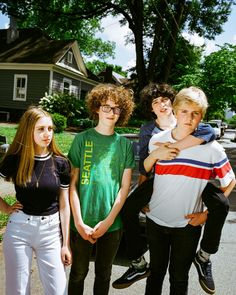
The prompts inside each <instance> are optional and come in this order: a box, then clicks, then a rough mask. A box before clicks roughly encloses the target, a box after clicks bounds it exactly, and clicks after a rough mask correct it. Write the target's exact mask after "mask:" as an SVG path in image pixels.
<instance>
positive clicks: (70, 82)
mask: <svg viewBox="0 0 236 295" xmlns="http://www.w3.org/2000/svg"><path fill="white" fill-rule="evenodd" d="M65 83H68V84H69V89H67V88H65ZM71 85H72V80H70V79H67V78H63V85H62V91H63V93H67V92H65V90H68V93H69V94H71Z"/></svg>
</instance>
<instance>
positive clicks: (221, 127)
mask: <svg viewBox="0 0 236 295" xmlns="http://www.w3.org/2000/svg"><path fill="white" fill-rule="evenodd" d="M209 122H210V123H211V122H212V123H216V124H217V125H218V127H219V128H220V136H223V135H224V134H225V129H226V128H227V124H226V123H225V122H223V121H222V120H220V119H213V120H210V121H209Z"/></svg>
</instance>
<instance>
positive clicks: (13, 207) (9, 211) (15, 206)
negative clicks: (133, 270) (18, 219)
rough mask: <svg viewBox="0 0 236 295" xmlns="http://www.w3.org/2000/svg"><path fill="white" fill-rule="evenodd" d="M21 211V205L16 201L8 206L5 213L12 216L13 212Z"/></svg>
mask: <svg viewBox="0 0 236 295" xmlns="http://www.w3.org/2000/svg"><path fill="white" fill-rule="evenodd" d="M21 209H23V205H22V204H21V203H20V202H19V201H16V202H15V203H14V204H12V205H8V207H7V212H6V213H7V214H12V213H13V212H18V211H19V210H21Z"/></svg>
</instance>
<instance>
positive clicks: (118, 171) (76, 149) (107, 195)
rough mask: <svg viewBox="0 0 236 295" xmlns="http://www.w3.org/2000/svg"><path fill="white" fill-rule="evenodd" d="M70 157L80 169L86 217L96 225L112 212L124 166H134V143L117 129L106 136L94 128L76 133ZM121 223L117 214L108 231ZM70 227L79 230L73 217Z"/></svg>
mask: <svg viewBox="0 0 236 295" xmlns="http://www.w3.org/2000/svg"><path fill="white" fill-rule="evenodd" d="M68 157H69V159H70V161H71V162H72V165H73V166H74V167H75V168H79V171H80V172H79V181H78V187H77V189H78V192H79V199H80V206H81V214H82V218H83V221H84V223H85V224H87V225H89V226H91V227H94V226H95V225H96V224H97V223H98V222H99V221H101V220H103V219H105V218H106V217H107V216H108V214H109V213H110V211H111V209H112V206H113V204H114V202H115V199H116V197H117V194H118V192H119V190H120V187H121V181H122V176H123V172H124V170H125V169H126V168H134V166H135V162H134V153H133V148H132V144H131V142H130V140H128V139H127V138H125V137H122V136H120V135H119V134H117V133H114V134H113V135H109V136H107V135H102V134H100V133H98V132H97V131H96V130H95V129H94V128H92V129H88V130H86V131H84V132H81V133H79V134H77V135H76V136H75V138H74V141H73V143H72V145H71V148H70V151H69V154H68ZM121 227H122V222H121V218H120V216H119V215H118V216H117V218H116V220H115V221H114V223H113V225H112V226H111V227H110V228H109V231H114V230H117V229H119V228H121ZM71 228H72V229H73V230H76V229H75V226H74V222H73V220H72V223H71Z"/></svg>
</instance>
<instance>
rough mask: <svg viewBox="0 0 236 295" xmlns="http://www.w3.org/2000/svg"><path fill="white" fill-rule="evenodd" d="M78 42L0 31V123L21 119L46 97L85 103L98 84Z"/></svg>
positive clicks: (33, 32)
mask: <svg viewBox="0 0 236 295" xmlns="http://www.w3.org/2000/svg"><path fill="white" fill-rule="evenodd" d="M98 81H99V80H98V78H97V77H96V76H95V75H93V74H92V73H91V72H89V71H88V70H87V69H86V67H85V64H84V62H83V58H82V56H81V53H80V50H79V46H78V43H77V41H75V40H66V41H58V40H53V39H51V38H49V37H48V36H46V35H45V34H43V33H42V31H41V30H39V29H18V30H17V29H13V28H11V27H10V28H9V29H5V30H0V119H3V118H5V119H6V120H9V119H15V118H18V117H19V116H20V115H21V114H22V112H23V111H24V110H25V109H26V108H27V107H28V106H29V105H32V104H34V105H35V104H38V102H39V99H40V98H41V97H43V96H45V93H48V94H52V93H54V92H64V93H70V94H74V95H75V96H76V98H77V99H83V98H84V97H85V94H86V93H87V91H89V90H90V89H92V88H93V87H94V86H95V85H97V84H98Z"/></svg>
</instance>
